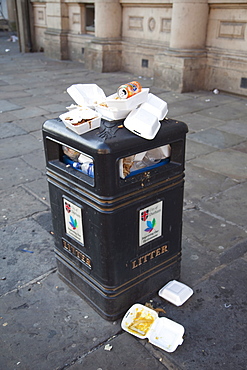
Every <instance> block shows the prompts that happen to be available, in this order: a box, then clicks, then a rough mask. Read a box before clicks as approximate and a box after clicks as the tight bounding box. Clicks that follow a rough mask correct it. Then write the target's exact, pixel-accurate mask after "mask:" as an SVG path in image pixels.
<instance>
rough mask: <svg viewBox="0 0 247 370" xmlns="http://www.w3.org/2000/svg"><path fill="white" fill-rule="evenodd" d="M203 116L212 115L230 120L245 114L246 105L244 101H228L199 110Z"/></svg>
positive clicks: (246, 110) (246, 112) (246, 111)
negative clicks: (224, 103) (228, 102)
mask: <svg viewBox="0 0 247 370" xmlns="http://www.w3.org/2000/svg"><path fill="white" fill-rule="evenodd" d="M200 114H201V115H203V116H208V117H213V118H217V119H221V120H225V121H230V120H231V121H232V120H234V119H240V118H244V117H246V116H247V106H246V105H245V103H244V102H243V103H241V104H239V103H230V104H226V105H219V106H217V107H212V108H210V109H204V110H201V111H200Z"/></svg>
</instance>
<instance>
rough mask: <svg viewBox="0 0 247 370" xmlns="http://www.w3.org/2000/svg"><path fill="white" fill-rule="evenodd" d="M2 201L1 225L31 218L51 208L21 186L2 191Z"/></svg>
mask: <svg viewBox="0 0 247 370" xmlns="http://www.w3.org/2000/svg"><path fill="white" fill-rule="evenodd" d="M20 200H21V201H20ZM0 201H1V207H2V208H1V220H0V225H1V224H4V225H5V224H6V222H11V223H12V222H15V221H18V220H20V219H23V218H25V217H30V216H32V215H34V214H36V213H38V212H43V211H47V209H48V208H49V207H48V206H47V205H46V204H45V203H44V202H42V201H40V200H38V199H37V198H36V197H35V196H33V195H32V194H30V193H29V192H28V191H27V190H25V189H24V188H22V187H21V186H18V187H15V188H11V189H7V190H4V192H3V191H2V192H1V193H0Z"/></svg>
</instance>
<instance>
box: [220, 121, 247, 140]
mask: <svg viewBox="0 0 247 370" xmlns="http://www.w3.org/2000/svg"><path fill="white" fill-rule="evenodd" d="M246 122H247V118H246V117H245V118H242V119H235V120H232V121H227V122H224V123H223V124H222V125H221V126H219V127H218V128H219V129H220V130H222V131H226V132H229V133H230V134H236V135H241V136H244V137H247V124H246Z"/></svg>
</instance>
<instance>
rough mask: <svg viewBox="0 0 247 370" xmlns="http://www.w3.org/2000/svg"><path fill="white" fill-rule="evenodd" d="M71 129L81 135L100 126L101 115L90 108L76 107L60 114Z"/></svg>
mask: <svg viewBox="0 0 247 370" xmlns="http://www.w3.org/2000/svg"><path fill="white" fill-rule="evenodd" d="M59 118H60V119H61V120H62V121H63V123H64V124H65V125H66V127H68V128H69V129H70V130H72V131H74V132H76V133H77V134H79V135H81V134H84V133H85V132H87V131H91V130H94V129H95V128H97V127H99V126H100V121H101V116H100V115H99V113H97V112H95V111H94V110H92V109H90V108H86V107H85V108H83V107H80V108H76V109H73V110H71V111H69V112H67V113H63V114H61V115H60V116H59Z"/></svg>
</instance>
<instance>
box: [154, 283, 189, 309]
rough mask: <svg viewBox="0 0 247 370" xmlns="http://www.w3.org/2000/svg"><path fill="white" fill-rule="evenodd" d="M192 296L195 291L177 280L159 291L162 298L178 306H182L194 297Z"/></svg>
mask: <svg viewBox="0 0 247 370" xmlns="http://www.w3.org/2000/svg"><path fill="white" fill-rule="evenodd" d="M192 294H193V289H191V288H190V287H188V286H187V285H185V284H183V283H180V281H177V280H172V281H169V283H167V284H166V285H165V286H164V287H163V288H161V289H160V290H159V296H160V297H162V298H164V299H166V300H167V301H169V302H171V303H173V304H175V305H176V306H181V305H182V304H183V303H184V302H186V301H187V300H188V299H189V298H190V297H191V296H192Z"/></svg>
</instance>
